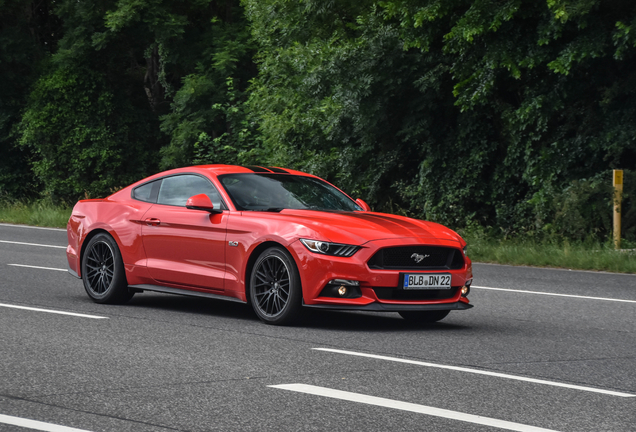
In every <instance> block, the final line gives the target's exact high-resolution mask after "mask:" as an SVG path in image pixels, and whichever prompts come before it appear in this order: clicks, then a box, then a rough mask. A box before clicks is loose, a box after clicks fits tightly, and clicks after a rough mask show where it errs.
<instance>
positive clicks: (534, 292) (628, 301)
mask: <svg viewBox="0 0 636 432" xmlns="http://www.w3.org/2000/svg"><path fill="white" fill-rule="evenodd" d="M470 288H471V289H473V288H477V289H484V290H492V291H508V292H516V293H523V294H537V295H547V296H555V297H571V298H578V299H585V300H602V301H611V302H619V303H636V300H625V299H613V298H605V297H589V296H580V295H574V294H557V293H550V292H543V291H526V290H514V289H509V288H492V287H484V286H475V285H471V286H470Z"/></svg>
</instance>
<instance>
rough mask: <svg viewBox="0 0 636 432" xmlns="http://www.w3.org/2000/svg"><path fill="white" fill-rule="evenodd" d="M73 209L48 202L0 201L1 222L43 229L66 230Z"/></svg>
mask: <svg viewBox="0 0 636 432" xmlns="http://www.w3.org/2000/svg"><path fill="white" fill-rule="evenodd" d="M71 211H72V208H70V207H66V206H58V205H54V204H52V203H50V202H48V201H47V200H40V201H0V222H3V223H12V224H21V225H33V226H41V227H54V228H66V223H67V222H68V219H69V217H70V216H71Z"/></svg>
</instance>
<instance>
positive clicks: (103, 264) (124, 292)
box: [82, 233, 135, 304]
mask: <svg viewBox="0 0 636 432" xmlns="http://www.w3.org/2000/svg"><path fill="white" fill-rule="evenodd" d="M82 281H83V282H84V289H85V290H86V293H87V294H88V296H89V297H90V298H91V299H92V300H93V301H94V302H96V303H111V304H117V303H126V302H127V301H128V300H130V299H131V298H132V296H133V295H134V294H135V293H134V292H132V291H129V290H128V282H127V281H126V272H125V270H124V262H123V261H122V259H121V253H120V252H119V248H118V247H117V243H116V242H115V240H114V239H113V238H112V237H111V236H110V235H108V234H106V233H100V234H97V235H96V236H95V237H93V238H92V239H90V241H89V242H88V245H87V246H86V250H85V251H84V256H82Z"/></svg>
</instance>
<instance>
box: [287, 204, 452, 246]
mask: <svg viewBox="0 0 636 432" xmlns="http://www.w3.org/2000/svg"><path fill="white" fill-rule="evenodd" d="M278 216H279V217H283V218H285V219H288V220H289V222H291V223H294V224H300V225H304V226H305V227H307V228H310V229H311V230H312V231H314V235H315V236H316V239H323V240H326V241H331V242H334V243H345V244H357V245H362V244H364V243H366V242H369V241H374V240H387V239H397V238H417V239H419V240H422V241H426V242H433V243H437V242H435V241H433V240H442V241H452V242H458V243H460V244H461V243H462V240H461V237H460V236H459V235H458V234H457V233H455V232H454V231H453V230H451V229H448V228H446V227H445V226H443V225H440V224H437V223H434V222H427V221H422V220H418V219H411V218H407V217H404V216H397V215H390V214H385V213H373V212H321V211H313V210H289V209H286V210H283V211H282V212H281V213H279V214H278Z"/></svg>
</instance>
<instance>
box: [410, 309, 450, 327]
mask: <svg viewBox="0 0 636 432" xmlns="http://www.w3.org/2000/svg"><path fill="white" fill-rule="evenodd" d="M449 313H450V311H449V310H433V311H403V312H399V314H400V315H401V316H402V318H404V319H405V320H407V321H411V322H415V323H420V324H430V323H434V322H437V321H441V320H443V319H444V318H446V315H448V314H449Z"/></svg>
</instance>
